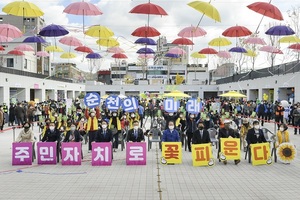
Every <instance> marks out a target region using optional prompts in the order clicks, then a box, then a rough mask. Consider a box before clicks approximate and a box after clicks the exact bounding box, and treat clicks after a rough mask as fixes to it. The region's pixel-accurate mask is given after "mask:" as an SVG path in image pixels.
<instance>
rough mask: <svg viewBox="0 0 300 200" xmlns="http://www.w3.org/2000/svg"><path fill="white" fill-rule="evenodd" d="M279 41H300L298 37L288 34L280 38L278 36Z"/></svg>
mask: <svg viewBox="0 0 300 200" xmlns="http://www.w3.org/2000/svg"><path fill="white" fill-rule="evenodd" d="M278 42H280V43H290V44H291V43H298V42H300V38H299V37H297V36H295V35H289V36H284V37H282V38H280V40H279V41H278Z"/></svg>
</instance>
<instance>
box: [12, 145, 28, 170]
mask: <svg viewBox="0 0 300 200" xmlns="http://www.w3.org/2000/svg"><path fill="white" fill-rule="evenodd" d="M12 165H32V143H31V142H20V143H19V142H14V143H12Z"/></svg>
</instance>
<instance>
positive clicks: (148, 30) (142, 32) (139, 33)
mask: <svg viewBox="0 0 300 200" xmlns="http://www.w3.org/2000/svg"><path fill="white" fill-rule="evenodd" d="M131 35H132V36H136V37H156V36H160V32H159V31H158V30H156V29H155V28H153V27H151V26H142V27H139V28H137V29H135V30H134V31H133V32H132V33H131Z"/></svg>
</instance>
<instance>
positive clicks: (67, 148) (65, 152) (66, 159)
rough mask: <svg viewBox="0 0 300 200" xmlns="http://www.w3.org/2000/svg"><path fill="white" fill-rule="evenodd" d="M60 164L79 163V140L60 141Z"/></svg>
mask: <svg viewBox="0 0 300 200" xmlns="http://www.w3.org/2000/svg"><path fill="white" fill-rule="evenodd" d="M61 157H62V165H81V142H62V143H61Z"/></svg>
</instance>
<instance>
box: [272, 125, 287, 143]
mask: <svg viewBox="0 0 300 200" xmlns="http://www.w3.org/2000/svg"><path fill="white" fill-rule="evenodd" d="M284 142H290V134H289V131H288V127H287V125H286V124H281V125H280V127H279V131H278V132H277V134H276V144H275V146H276V147H278V146H279V145H280V144H282V143H284Z"/></svg>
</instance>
